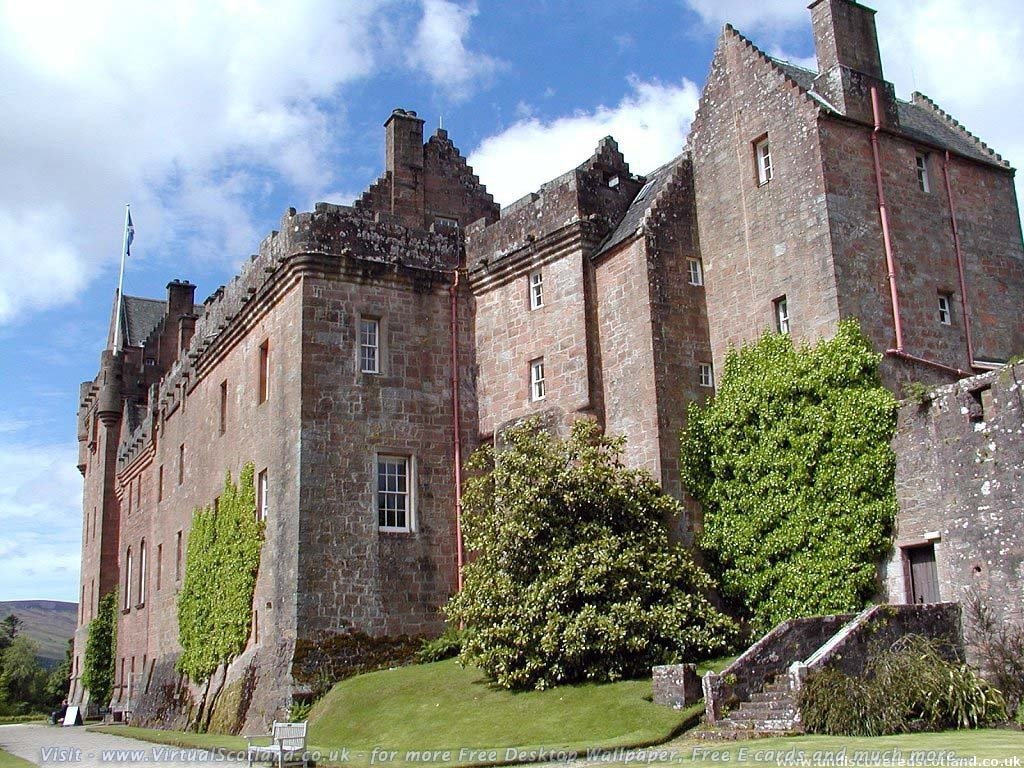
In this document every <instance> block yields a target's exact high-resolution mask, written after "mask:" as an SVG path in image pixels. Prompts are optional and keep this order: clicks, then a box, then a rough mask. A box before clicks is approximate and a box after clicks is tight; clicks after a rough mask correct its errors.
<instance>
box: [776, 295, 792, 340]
mask: <svg viewBox="0 0 1024 768" xmlns="http://www.w3.org/2000/svg"><path fill="white" fill-rule="evenodd" d="M772 304H773V306H774V308H775V330H776V331H778V332H779V333H789V302H788V301H787V300H786V297H785V296H780V297H779V298H777V299H776V300H775V301H773V302H772Z"/></svg>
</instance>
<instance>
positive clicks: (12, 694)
mask: <svg viewBox="0 0 1024 768" xmlns="http://www.w3.org/2000/svg"><path fill="white" fill-rule="evenodd" d="M38 652H39V648H38V646H36V644H35V643H34V642H32V641H31V640H30V639H29V638H27V637H21V636H19V637H15V638H14V639H13V640H12V641H11V644H10V645H9V646H7V647H6V648H5V649H4V651H3V658H2V664H3V677H4V684H5V686H6V689H7V697H6V698H7V700H8V701H9V702H12V703H15V704H24V705H28V708H30V709H31V708H36V707H39V706H42V704H43V699H44V692H43V689H44V687H45V685H46V670H44V669H43V668H42V667H41V666H40V665H39V660H38V659H37V658H36V654H37V653H38Z"/></svg>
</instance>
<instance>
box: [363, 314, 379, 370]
mask: <svg viewBox="0 0 1024 768" xmlns="http://www.w3.org/2000/svg"><path fill="white" fill-rule="evenodd" d="M359 370H360V371H361V372H362V373H380V320H376V319H373V318H363V319H361V320H360V321H359Z"/></svg>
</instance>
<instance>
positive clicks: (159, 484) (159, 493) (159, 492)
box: [156, 464, 164, 502]
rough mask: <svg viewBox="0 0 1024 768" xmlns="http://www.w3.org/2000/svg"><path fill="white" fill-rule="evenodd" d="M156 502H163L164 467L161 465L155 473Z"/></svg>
mask: <svg viewBox="0 0 1024 768" xmlns="http://www.w3.org/2000/svg"><path fill="white" fill-rule="evenodd" d="M156 500H157V501H158V502H160V501H163V500H164V465H163V464H161V465H160V468H159V469H158V470H157V471H156Z"/></svg>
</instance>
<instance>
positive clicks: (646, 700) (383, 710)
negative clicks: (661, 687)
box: [310, 660, 702, 762]
mask: <svg viewBox="0 0 1024 768" xmlns="http://www.w3.org/2000/svg"><path fill="white" fill-rule="evenodd" d="M650 697H651V681H650V680H649V679H646V680H627V681H624V682H618V683H610V684H605V685H594V684H585V685H572V686H562V687H559V688H554V689H551V690H548V691H527V692H524V693H511V692H509V691H506V690H502V689H498V688H495V687H494V686H492V685H491V684H490V683H488V682H487V680H486V679H485V678H484V675H483V673H482V672H480V670H478V669H475V668H472V667H470V668H463V667H460V666H459V664H458V663H457V662H456V661H454V660H449V661H441V662H437V663H436V664H418V665H415V666H410V667H402V668H399V669H390V670H384V671H381V672H371V673H370V674H366V675H360V676H358V677H354V678H351V679H350V680H346V681H344V682H342V683H339V684H338V685H336V686H335V687H334V688H333V689H332V690H331V692H330V693H328V694H327V695H326V696H325V697H324V698H323V699H321V700H320V701H319V702H317V704H316V706H315V707H313V710H312V712H311V713H310V742H311V743H313V744H317V745H322V746H325V747H339V746H347V747H349V748H350V749H353V750H355V751H357V752H364V751H365V752H367V753H369V752H371V751H372V749H373V748H374V747H375V746H382V747H385V748H387V749H388V750H391V751H395V752H398V753H399V754H398V757H399V758H400V757H401V756H402V755H404V754H405V753H406V752H407V751H409V750H432V751H433V750H441V751H445V750H451V749H454V750H455V753H456V754H455V755H454V756H453V758H452V759H453V762H473V761H474V760H475V759H477V756H466V755H463V759H461V760H460V759H459V758H458V752H459V749H461V748H466V749H473V750H481V749H498V750H499V751H500V752H501V754H502V756H504V750H506V749H507V748H509V747H518V748H531V747H541V746H543V747H559V748H564V749H586V748H587V747H595V746H604V747H615V746H634V745H640V744H651V743H656V742H662V741H665V740H666V739H668V738H670V737H671V736H673V735H674V734H676V733H678V732H679V731H680V729H681V728H682V727H683V726H684V725H687V724H689V723H691V722H692V721H693V719H694V715H695V714H699V713H700V712H701V711H702V707H701V706H700V705H698V706H697V707H691V708H689V709H686V710H681V711H674V710H672V709H669V708H667V707H659V706H656V705H654V704H652V703H651V701H650Z"/></svg>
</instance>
